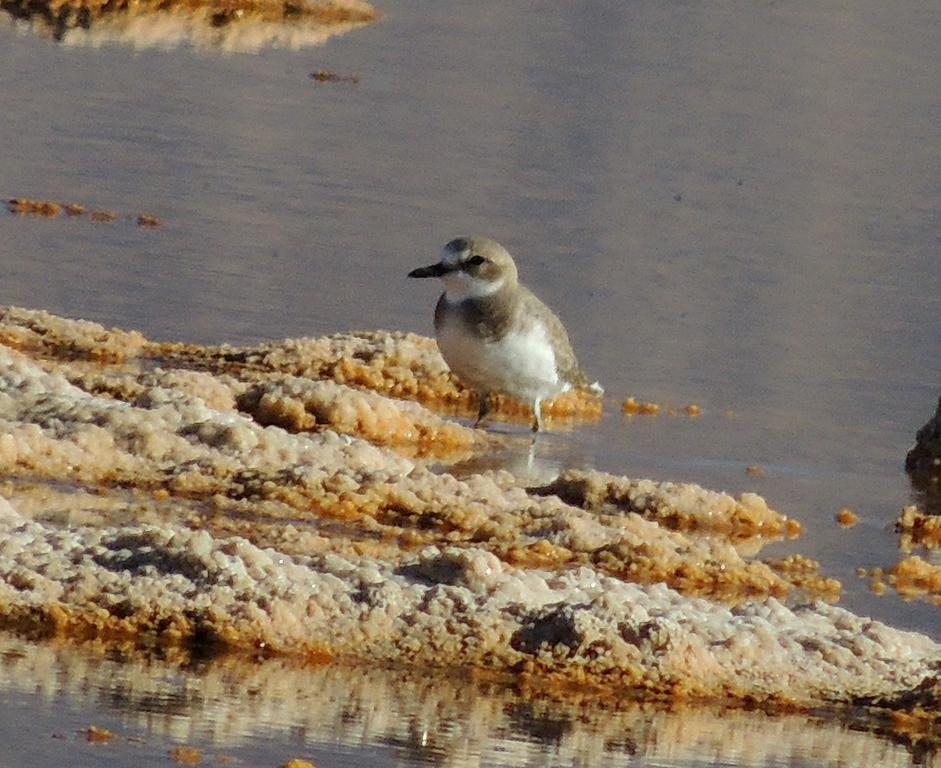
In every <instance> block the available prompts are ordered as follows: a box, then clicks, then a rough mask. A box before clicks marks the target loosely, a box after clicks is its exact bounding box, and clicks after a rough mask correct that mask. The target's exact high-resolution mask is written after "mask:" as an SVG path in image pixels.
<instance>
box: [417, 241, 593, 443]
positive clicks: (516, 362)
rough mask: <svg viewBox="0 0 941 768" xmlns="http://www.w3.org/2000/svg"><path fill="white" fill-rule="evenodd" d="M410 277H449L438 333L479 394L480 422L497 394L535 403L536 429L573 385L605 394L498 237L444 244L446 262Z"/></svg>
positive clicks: (453, 364)
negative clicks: (548, 401)
mask: <svg viewBox="0 0 941 768" xmlns="http://www.w3.org/2000/svg"><path fill="white" fill-rule="evenodd" d="M408 276H409V277H440V278H441V280H442V281H444V285H445V291H444V293H442V294H441V298H439V299H438V304H437V306H436V307H435V334H436V336H437V338H438V348H439V349H440V350H441V354H442V355H443V356H444V359H445V361H446V362H447V364H448V366H450V368H451V370H452V371H453V372H454V373H455V374H456V375H457V376H458V378H460V379H461V380H462V381H463V382H464V383H465V384H468V385H470V386H471V387H473V388H474V389H475V390H476V391H477V395H478V397H479V398H480V410H479V411H478V413H477V421H476V422H475V423H474V426H477V425H478V424H480V423H481V421H482V420H483V419H484V417H486V415H487V411H488V402H487V401H488V395H489V394H490V393H491V392H501V393H503V394H505V395H508V396H509V397H511V398H513V399H514V400H519V401H521V402H524V403H526V404H527V405H529V406H530V407H531V408H532V411H533V431H534V432H538V431H539V430H541V429H542V413H541V411H540V405H541V404H542V401H543V399H544V398H550V397H555V396H556V395H558V394H561V393H562V392H565V391H567V390H569V389H571V388H572V387H583V388H586V389H590V390H591V391H592V392H593V393H594V394H601V392H602V390H601V387H600V386H598V384H597V383H595V384H589V383H588V379H587V378H586V377H585V374H584V373H582V370H581V368H580V367H579V365H578V360H576V359H575V353H574V352H573V351H572V345H571V343H570V342H569V337H568V334H567V333H566V332H565V326H563V325H562V321H561V320H559V318H558V317H556V316H555V315H554V314H553V313H552V310H550V309H549V307H547V306H546V305H545V304H543V303H542V302H541V301H540V300H539V299H538V298H537V297H536V296H535V295H534V294H533V292H532V291H530V290H529V289H528V288H526V287H525V286H524V285H521V284H520V283H519V281H518V276H517V271H516V264H515V263H514V262H513V258H512V257H511V256H510V254H509V253H508V252H507V250H506V249H505V248H504V247H503V246H502V245H500V244H499V243H497V242H495V241H493V240H490V239H489V238H486V237H467V238H465V237H459V238H457V239H455V240H452V241H451V242H450V243H448V244H447V245H446V246H445V247H444V254H443V256H442V259H441V261H439V262H438V263H437V264H432V265H431V266H429V267H420V268H418V269H413V270H412V271H411V272H409V273H408Z"/></svg>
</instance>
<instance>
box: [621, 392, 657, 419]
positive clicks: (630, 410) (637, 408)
mask: <svg viewBox="0 0 941 768" xmlns="http://www.w3.org/2000/svg"><path fill="white" fill-rule="evenodd" d="M621 413H624V414H627V415H634V414H635V413H639V414H641V415H644V416H656V415H657V414H658V413H660V405H658V404H657V403H646V402H638V401H637V400H635V399H634V398H633V397H629V398H627V400H625V401H624V402H623V403H621Z"/></svg>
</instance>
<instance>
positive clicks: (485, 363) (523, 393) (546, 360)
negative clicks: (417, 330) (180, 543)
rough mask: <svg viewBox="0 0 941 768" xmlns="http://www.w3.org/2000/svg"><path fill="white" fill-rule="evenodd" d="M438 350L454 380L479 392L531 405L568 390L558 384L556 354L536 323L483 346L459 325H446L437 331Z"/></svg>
mask: <svg viewBox="0 0 941 768" xmlns="http://www.w3.org/2000/svg"><path fill="white" fill-rule="evenodd" d="M438 348H439V349H440V350H441V354H442V355H443V356H444V359H445V361H446V362H447V364H448V365H449V366H450V368H451V370H452V371H453V372H454V373H455V374H456V375H457V377H458V378H459V379H461V380H462V381H463V382H464V383H465V384H468V385H469V386H471V387H473V388H474V389H476V390H477V391H478V392H503V393H504V394H506V395H509V396H510V397H512V398H514V399H515V400H520V401H521V402H524V403H526V404H527V405H531V404H532V403H533V402H534V401H535V400H537V399H542V398H548V397H553V396H555V395H557V394H559V393H560V392H564V391H565V390H567V389H568V388H569V385H568V384H567V383H564V382H561V381H560V380H559V375H558V372H557V371H556V364H555V354H554V353H553V351H552V346H551V345H550V344H549V339H548V337H547V335H546V331H545V328H544V327H543V326H542V325H541V324H539V323H533V324H532V326H531V327H529V328H525V329H523V330H518V331H510V332H509V333H508V334H506V336H504V337H503V338H502V339H500V340H499V341H491V342H485V341H482V340H481V339H479V338H478V337H476V336H473V335H471V334H469V333H467V330H466V328H465V327H464V326H463V325H462V324H461V323H460V322H447V321H446V322H444V323H443V324H442V325H441V327H440V328H439V329H438Z"/></svg>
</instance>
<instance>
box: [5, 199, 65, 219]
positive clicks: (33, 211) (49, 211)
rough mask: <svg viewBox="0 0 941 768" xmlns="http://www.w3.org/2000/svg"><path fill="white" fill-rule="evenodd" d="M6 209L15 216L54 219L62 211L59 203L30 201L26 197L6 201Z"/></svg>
mask: <svg viewBox="0 0 941 768" xmlns="http://www.w3.org/2000/svg"><path fill="white" fill-rule="evenodd" d="M7 209H8V210H9V211H10V213H14V214H17V215H24V214H27V215H31V216H45V217H46V218H55V217H56V216H58V215H59V213H60V211H61V210H62V206H61V204H59V203H55V202H53V201H52V200H32V199H30V198H27V197H14V198H11V199H10V200H8V201H7Z"/></svg>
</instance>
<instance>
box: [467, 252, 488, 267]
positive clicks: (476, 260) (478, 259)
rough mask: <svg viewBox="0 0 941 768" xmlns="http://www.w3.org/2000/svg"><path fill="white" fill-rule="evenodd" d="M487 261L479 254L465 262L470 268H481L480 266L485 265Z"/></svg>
mask: <svg viewBox="0 0 941 768" xmlns="http://www.w3.org/2000/svg"><path fill="white" fill-rule="evenodd" d="M485 261H486V259H485V258H484V257H483V256H481V255H480V254H479V253H478V254H476V255H475V256H471V257H470V258H469V259H468V260H467V261H465V262H464V263H465V264H467V265H468V266H470V267H479V266H480V265H481V264H483V263H484V262H485Z"/></svg>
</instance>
